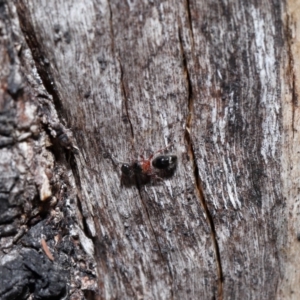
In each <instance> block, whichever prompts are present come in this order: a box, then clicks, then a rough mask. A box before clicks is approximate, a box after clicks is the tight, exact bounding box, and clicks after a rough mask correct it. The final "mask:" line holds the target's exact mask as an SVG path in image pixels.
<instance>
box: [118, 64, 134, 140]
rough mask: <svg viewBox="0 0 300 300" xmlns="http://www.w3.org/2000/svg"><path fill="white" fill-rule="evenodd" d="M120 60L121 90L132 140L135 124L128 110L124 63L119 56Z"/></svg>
mask: <svg viewBox="0 0 300 300" xmlns="http://www.w3.org/2000/svg"><path fill="white" fill-rule="evenodd" d="M118 61H119V65H120V72H121V78H120V82H121V91H122V94H123V99H124V106H125V111H126V117H127V120H128V122H129V125H130V131H131V137H132V140H133V141H134V132H133V126H132V122H131V120H130V117H129V112H128V97H127V93H126V89H125V84H124V76H123V67H122V64H121V61H120V59H119V58H118Z"/></svg>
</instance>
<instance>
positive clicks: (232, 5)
mask: <svg viewBox="0 0 300 300" xmlns="http://www.w3.org/2000/svg"><path fill="white" fill-rule="evenodd" d="M289 5H291V4H289ZM4 7H5V8H6V9H7V11H8V15H9V16H11V20H15V21H14V24H15V25H14V26H15V31H16V32H18V34H19V35H20V37H19V39H20V40H22V43H23V49H24V52H23V54H21V55H20V64H21V66H22V72H21V73H22V76H23V78H25V80H24V83H23V84H24V86H25V87H26V91H28V94H30V93H31V94H33V95H35V98H34V99H35V101H34V102H33V103H35V105H36V106H37V107H38V108H37V111H39V118H38V119H37V120H36V122H37V123H38V122H40V123H38V125H39V126H40V127H39V130H40V132H42V133H43V137H44V138H43V139H38V141H39V145H41V147H42V149H44V151H45V149H47V151H48V152H49V153H48V152H47V153H48V156H47V155H46V154H45V152H43V153H44V155H41V157H43V158H38V159H36V161H38V162H39V163H38V164H37V166H36V170H37V171H36V173H35V174H38V175H36V177H35V178H34V179H33V181H34V182H35V183H36V184H37V186H38V191H42V194H41V192H40V193H39V194H38V192H36V195H35V198H36V197H38V196H37V195H39V197H40V200H45V201H43V202H46V203H48V202H49V203H52V206H51V205H50V207H51V209H49V211H48V212H47V213H45V208H44V210H43V214H42V220H44V219H47V222H48V223H47V224H53V223H52V222H54V224H56V231H55V233H52V235H51V234H50V233H49V236H47V234H45V233H43V234H44V235H45V237H46V239H47V244H48V243H49V244H48V245H50V246H51V250H52V249H53V251H54V253H52V254H53V256H54V262H53V263H54V264H57V265H59V264H60V263H62V262H63V260H62V258H61V256H60V254H61V253H62V252H63V251H62V250H61V249H62V248H59V247H58V246H56V245H60V243H61V241H63V240H67V239H68V241H70V244H72V245H73V246H72V247H74V250H72V251H74V252H73V253H75V254H74V255H73V256H72V255H71V257H72V259H74V261H75V262H76V264H77V266H74V267H73V268H71V269H70V271H69V276H70V277H69V278H70V279H68V283H69V284H70V285H71V290H70V292H69V296H70V299H79V298H80V297H85V298H86V299H274V298H276V297H277V298H278V299H291V298H293V297H294V298H293V299H297V295H298V294H297V293H295V292H294V289H295V287H296V286H297V282H299V276H298V275H297V273H296V274H295V275H290V274H291V273H292V271H293V265H294V264H297V265H298V259H297V258H296V256H297V255H296V253H298V252H297V251H298V250H297V249H298V247H299V246H298V244H297V239H296V236H297V235H295V231H297V229H296V227H297V226H296V225H295V224H294V223H293V222H292V221H289V222H288V218H289V213H291V215H292V218H293V219H292V220H296V215H297V209H296V208H294V206H293V201H294V199H295V198H297V188H298V181H297V178H298V176H297V174H298V171H297V168H296V166H295V168H294V169H293V170H291V167H292V166H293V158H294V155H296V153H297V141H298V139H297V137H298V136H297V131H296V127H297V125H296V124H297V121H296V120H297V119H298V118H297V100H296V99H297V97H296V96H295V95H297V94H298V93H297V86H298V85H297V79H298V76H297V71H296V70H297V68H296V67H295V66H296V63H295V62H296V60H297V48H296V46H295V45H296V44H295V45H294V46H291V45H292V43H293V42H295V41H298V40H299V39H298V36H297V35H296V34H295V35H293V34H290V31H289V30H290V28H297V27H296V25H295V24H297V21H296V19H297V17H296V16H297V10H295V11H294V10H293V9H292V8H291V7H292V6H290V7H289V6H286V5H285V4H284V3H283V2H282V1H278V0H273V1H271V0H269V1H263V2H262V3H257V2H256V1H247V3H245V2H242V1H231V0H230V1H215V0H212V1H202V0H197V1H196V0H185V1H174V0H173V1H172V0H166V1H150V0H149V1H115V0H114V1H104V0H101V1H100V0H85V1H80V2H79V1H72V0H68V1H63V0H55V1H45V0H35V1H33V0H19V1H15V2H11V3H10V4H5V5H4ZM11 26H12V25H11ZM295 30H296V29H295ZM2 57H4V55H2V56H1V58H2ZM2 59H3V58H2ZM6 66H7V68H9V63H8V62H6ZM35 74H38V75H37V76H35ZM1 76H2V77H3V78H8V77H9V75H8V74H2V75H1ZM36 78H38V79H39V80H40V82H39V84H35V83H34V80H37V79H36ZM293 78H294V79H293ZM33 79H34V80H33ZM293 80H294V81H293ZM18 101H19V102H20V103H22V99H19V100H18ZM291 107H292V108H291ZM291 120H292V121H291ZM292 124H293V125H292ZM42 141H43V143H44V144H43V143H42ZM47 141H48V142H49V143H50V144H51V146H49V145H50V144H49V145H48V146H47ZM167 145H170V147H169V149H168V150H167V151H166V153H170V154H174V155H177V156H178V166H177V169H176V172H175V174H174V176H172V177H170V178H163V180H154V181H153V182H151V183H150V184H147V185H142V186H135V185H130V186H122V185H121V181H120V178H121V171H120V166H121V164H122V163H123V162H128V163H130V162H132V161H134V160H136V159H140V156H141V155H143V156H144V157H149V156H150V155H151V154H152V153H154V152H155V151H157V150H159V149H162V148H164V147H166V146H167ZM43 147H44V148H43ZM33 149H34V150H32V151H33V152H34V153H35V151H36V148H34V147H33ZM25 156H26V155H25ZM32 161H34V159H33V160H32ZM49 161H50V162H51V163H49ZM47 163H48V165H47V168H46V167H45V165H46V164H47ZM49 170H50V171H49ZM49 173H51V174H52V173H53V174H54V175H55V174H56V177H55V176H54V177H55V178H57V181H55V182H56V183H55V184H56V185H55V184H54V180H52V179H51V180H49V181H48V179H47V178H52V177H51V176H49ZM45 174H46V175H45ZM289 178H291V180H292V184H291V183H290V182H289ZM47 184H49V185H47ZM291 189H292V190H291ZM42 195H47V197H46V196H45V197H43V196H42ZM57 199H59V201H58V203H59V204H57V202H55V201H56V200H57ZM51 201H52V202H51ZM53 203H54V204H53ZM44 205H46V204H43V206H44ZM56 207H59V209H56ZM62 224H63V226H62ZM30 228H31V226H28V228H27V229H28V230H30ZM43 228H46V225H45V227H43ZM27 229H26V230H27ZM43 230H45V229H43ZM26 236H27V235H25V237H26ZM32 236H34V235H32ZM51 237H52V238H51ZM40 239H41V237H39V240H40ZM51 241H52V242H51ZM286 245H289V246H288V247H287V246H286ZM12 249H13V248H12ZM72 249H73V248H72ZM51 252H52V251H51ZM80 266H81V267H83V269H84V270H85V271H84V272H83V271H81V270H83V269H80ZM89 272H90V273H89ZM86 274H89V276H86ZM91 274H92V275H91ZM293 276H294V277H293ZM78 282H80V286H77V285H76V284H78ZM289 297H290V298H289Z"/></svg>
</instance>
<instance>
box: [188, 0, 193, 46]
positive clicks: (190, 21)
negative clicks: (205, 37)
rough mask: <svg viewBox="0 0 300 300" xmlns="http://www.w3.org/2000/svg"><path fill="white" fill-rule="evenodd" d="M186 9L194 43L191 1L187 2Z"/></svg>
mask: <svg viewBox="0 0 300 300" xmlns="http://www.w3.org/2000/svg"><path fill="white" fill-rule="evenodd" d="M186 9H187V14H188V21H189V27H190V31H191V35H192V40H193V43H194V32H193V26H192V16H191V6H190V0H186Z"/></svg>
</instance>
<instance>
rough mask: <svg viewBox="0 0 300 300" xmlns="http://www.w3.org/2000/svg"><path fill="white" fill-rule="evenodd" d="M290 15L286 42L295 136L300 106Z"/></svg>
mask: <svg viewBox="0 0 300 300" xmlns="http://www.w3.org/2000/svg"><path fill="white" fill-rule="evenodd" d="M292 25H293V24H291V21H290V16H289V15H288V16H287V22H286V37H287V38H286V43H287V55H288V72H289V75H290V76H291V79H292V86H291V89H292V131H293V137H294V132H295V131H296V130H295V110H296V108H297V106H298V94H297V88H296V75H295V70H294V65H295V64H294V58H293V52H292V44H293V37H292V32H291V28H292Z"/></svg>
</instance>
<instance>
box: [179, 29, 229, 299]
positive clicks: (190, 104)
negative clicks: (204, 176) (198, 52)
mask: <svg viewBox="0 0 300 300" xmlns="http://www.w3.org/2000/svg"><path fill="white" fill-rule="evenodd" d="M178 37H179V43H180V51H181V54H182V63H183V69H184V72H185V75H186V82H187V91H188V97H187V100H188V111H189V113H188V116H187V120H186V130H185V140H186V143H187V146H188V154H189V156H190V158H191V162H192V165H193V170H194V177H195V183H196V184H195V189H196V194H197V195H198V198H199V201H200V204H201V206H202V208H203V210H204V213H205V217H206V218H205V219H206V220H207V223H208V226H209V228H210V230H211V239H212V244H213V247H214V251H215V257H216V263H217V266H216V267H217V274H218V287H217V291H218V295H217V299H218V300H222V299H223V271H222V263H221V256H220V250H219V245H218V241H217V235H216V230H215V225H214V221H213V218H212V216H211V213H210V211H209V209H208V207H207V204H206V201H205V198H204V195H203V189H202V185H201V180H200V176H199V168H198V166H197V163H196V157H195V152H194V148H193V142H192V139H191V135H190V130H191V122H192V118H193V88H192V83H191V78H190V74H189V70H188V67H187V62H186V57H185V53H184V47H183V45H182V38H181V32H180V28H179V32H178Z"/></svg>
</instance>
